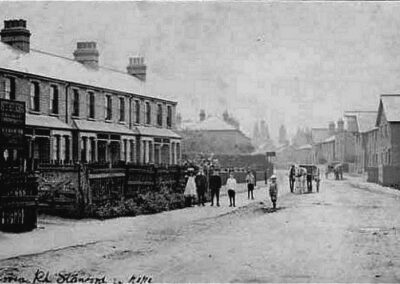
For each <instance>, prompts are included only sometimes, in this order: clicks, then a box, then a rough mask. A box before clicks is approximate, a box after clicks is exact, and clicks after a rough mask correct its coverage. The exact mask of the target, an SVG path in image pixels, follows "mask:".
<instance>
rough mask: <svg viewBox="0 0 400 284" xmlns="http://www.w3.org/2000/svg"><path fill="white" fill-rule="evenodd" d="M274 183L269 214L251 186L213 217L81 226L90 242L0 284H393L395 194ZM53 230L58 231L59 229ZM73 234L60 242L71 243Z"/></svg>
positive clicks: (4, 271)
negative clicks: (67, 282) (292, 188)
mask: <svg viewBox="0 0 400 284" xmlns="http://www.w3.org/2000/svg"><path fill="white" fill-rule="evenodd" d="M278 180H279V183H280V192H279V197H278V210H277V211H275V212H273V211H272V210H271V209H270V206H271V204H270V202H269V200H268V199H267V198H266V197H267V194H266V189H265V188H263V187H262V184H261V186H259V187H258V189H256V191H255V196H256V199H255V200H247V194H239V196H238V197H237V199H238V201H237V207H236V208H230V207H228V198H227V197H226V196H225V197H223V198H222V204H221V207H219V208H218V207H211V206H209V204H207V206H206V207H194V208H185V209H182V210H176V211H171V212H165V213H161V214H156V215H148V216H139V217H135V218H119V219H114V220H108V221H107V222H104V223H102V222H95V223H88V225H87V226H88V228H89V227H90V226H92V227H93V228H94V229H91V230H92V231H90V232H92V234H95V235H92V236H91V240H92V241H87V242H86V243H80V244H76V245H68V246H66V247H64V248H59V249H55V248H54V249H50V250H48V249H47V247H46V250H45V249H43V251H42V252H40V247H38V248H37V250H38V252H37V253H33V254H31V255H25V256H22V255H21V256H18V257H12V258H7V259H3V260H0V279H2V278H3V280H4V279H5V277H8V278H7V279H14V278H15V277H20V279H24V280H27V281H32V280H33V279H34V275H35V272H37V270H38V269H39V270H43V271H44V272H49V276H48V278H49V279H50V280H54V279H57V277H59V276H57V274H58V273H61V274H63V275H65V274H64V273H76V275H78V277H84V276H85V277H89V276H90V277H98V278H101V277H102V276H104V277H105V279H107V281H113V280H120V281H124V282H126V281H128V280H129V279H130V278H131V277H132V275H134V276H135V277H136V280H137V279H138V277H139V276H146V277H151V279H152V282H400V253H399V252H400V214H399V212H400V194H399V193H398V192H397V191H395V190H391V189H390V190H384V189H382V188H379V187H378V186H375V187H376V189H375V188H374V187H372V189H371V188H370V187H368V186H367V187H363V186H358V183H357V180H354V179H353V178H351V177H346V179H345V180H343V181H333V180H324V181H323V182H322V184H321V190H320V193H318V194H317V193H312V194H303V195H297V194H290V193H289V192H288V188H287V187H288V186H287V177H286V176H284V174H283V173H279V175H278ZM54 222H58V219H54ZM60 222H61V221H60ZM58 225H59V226H60V228H61V227H63V229H64V230H65V226H68V222H65V223H62V222H61V224H58ZM77 228H79V227H77ZM83 228H84V227H82V229H80V230H76V229H74V230H71V231H70V233H69V234H70V236H68V233H67V236H65V238H66V239H68V238H69V237H71V238H74V239H79V234H81V232H83V231H84V229H83ZM96 228H97V229H96ZM88 230H89V229H88ZM93 232H94V233H93ZM41 234H42V235H43V234H46V228H44V229H43V230H42V232H41ZM64 235H65V234H64ZM28 236H29V235H28ZM32 236H33V235H32ZM43 236H46V235H43ZM3 237H4V236H3ZM6 237H7V238H8V241H10V235H7V236H6ZM46 237H48V236H46ZM56 238H58V237H57V236H56V235H54V240H53V242H54V244H56V243H57V240H56ZM60 238H61V237H60ZM86 238H87V236H85V239H86ZM0 243H1V236H0ZM37 243H38V244H39V243H40V241H38V242H37ZM46 243H48V242H46ZM38 246H40V245H38ZM49 246H50V247H51V245H49ZM0 247H1V245H0ZM8 249H9V250H10V246H9V245H8ZM12 249H14V250H15V251H18V243H17V242H15V248H12ZM12 249H11V250H12ZM21 253H23V250H22V249H21ZM13 277H14V278H13ZM88 279H89V278H88Z"/></svg>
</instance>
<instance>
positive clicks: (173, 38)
mask: <svg viewBox="0 0 400 284" xmlns="http://www.w3.org/2000/svg"><path fill="white" fill-rule="evenodd" d="M399 15H400V3H398V2H381V3H375V2H363V3H361V2H222V3H215V2H186V3H182V2H57V3H50V2H6V3H5V2H1V3H0V19H1V20H4V19H11V18H24V19H26V20H27V21H28V28H29V29H30V30H31V33H32V36H31V46H32V47H33V48H36V49H40V50H45V51H48V52H52V53H56V54H60V55H63V56H67V57H72V52H73V50H74V49H75V46H76V42H77V41H82V40H94V41H96V42H97V43H98V48H99V51H100V64H101V65H104V66H109V67H113V68H117V69H121V70H126V69H125V68H126V65H127V63H128V58H129V56H132V55H137V54H141V55H143V56H145V58H146V59H145V60H146V62H147V65H148V81H147V86H146V92H147V94H148V95H151V94H157V95H161V96H163V97H166V98H172V99H175V100H177V101H178V103H179V112H181V113H182V116H183V118H184V119H189V118H192V119H197V118H198V112H199V110H200V109H201V108H204V109H205V110H206V112H207V113H208V114H221V113H222V112H223V111H224V110H225V109H227V110H228V111H230V112H232V113H233V114H234V115H235V116H236V117H237V118H238V119H239V120H240V122H241V124H242V126H243V130H245V131H246V132H250V131H251V130H252V129H253V124H254V122H255V121H256V120H257V119H265V120H266V121H267V123H268V125H269V128H270V131H271V132H272V133H271V134H272V135H273V136H277V133H278V128H279V126H280V124H281V123H284V124H286V125H287V127H288V128H289V130H290V131H291V132H293V131H294V130H295V129H296V127H297V126H309V127H315V126H317V127H318V126H327V125H328V122H329V121H330V120H337V119H338V118H339V117H340V116H341V115H342V113H343V111H346V110H354V109H365V110H377V108H378V100H379V95H380V94H382V93H399V92H400V17H399Z"/></svg>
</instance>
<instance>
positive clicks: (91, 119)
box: [87, 117, 96, 121]
mask: <svg viewBox="0 0 400 284" xmlns="http://www.w3.org/2000/svg"><path fill="white" fill-rule="evenodd" d="M87 120H90V121H95V120H96V119H94V118H91V117H88V118H87Z"/></svg>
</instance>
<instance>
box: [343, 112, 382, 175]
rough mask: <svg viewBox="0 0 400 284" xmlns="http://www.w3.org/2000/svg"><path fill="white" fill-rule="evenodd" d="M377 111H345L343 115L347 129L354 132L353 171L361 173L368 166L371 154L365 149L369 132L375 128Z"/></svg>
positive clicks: (368, 139)
mask: <svg viewBox="0 0 400 284" xmlns="http://www.w3.org/2000/svg"><path fill="white" fill-rule="evenodd" d="M377 113H378V112H377V111H347V112H345V116H346V117H347V118H349V119H348V126H347V128H348V130H349V131H350V132H352V133H354V134H355V156H356V160H355V169H354V170H355V171H356V172H357V173H363V172H364V171H365V170H366V168H367V167H368V163H369V161H372V156H370V152H369V151H368V150H367V144H368V141H370V139H371V137H370V132H371V131H373V130H374V129H375V123H376V117H377Z"/></svg>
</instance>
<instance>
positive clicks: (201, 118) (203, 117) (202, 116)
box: [200, 109, 206, 121]
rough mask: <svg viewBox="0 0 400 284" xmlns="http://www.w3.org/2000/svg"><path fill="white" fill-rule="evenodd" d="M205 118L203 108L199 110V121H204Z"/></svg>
mask: <svg viewBox="0 0 400 284" xmlns="http://www.w3.org/2000/svg"><path fill="white" fill-rule="evenodd" d="M205 119H206V112H205V111H204V109H202V110H200V121H204V120H205Z"/></svg>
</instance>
